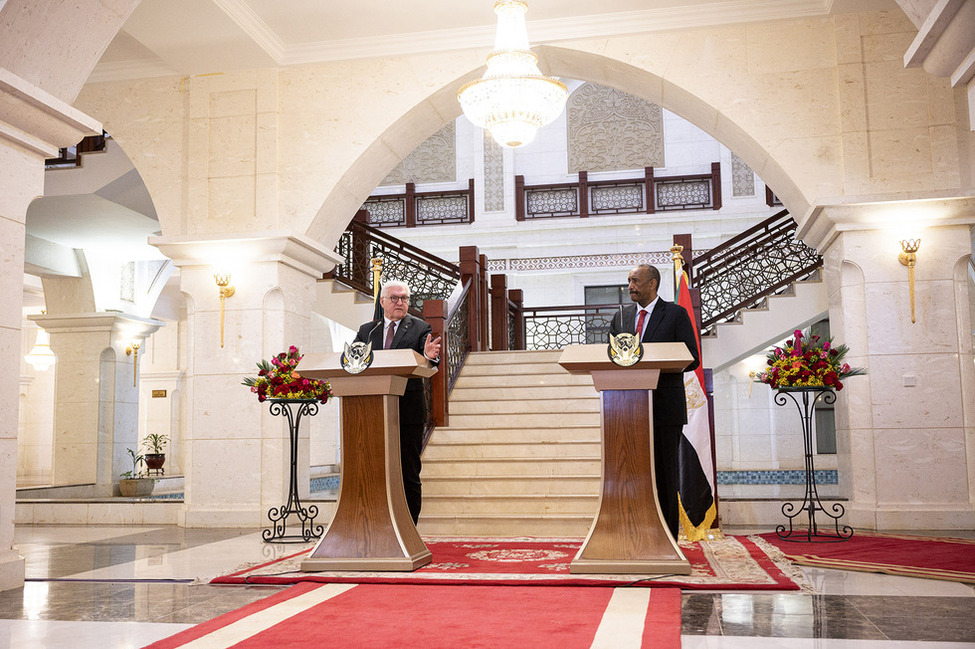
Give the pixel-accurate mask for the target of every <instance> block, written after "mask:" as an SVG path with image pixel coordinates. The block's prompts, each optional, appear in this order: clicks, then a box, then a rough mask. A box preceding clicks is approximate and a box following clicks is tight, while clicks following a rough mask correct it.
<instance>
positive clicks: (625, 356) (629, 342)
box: [606, 333, 643, 367]
mask: <svg viewBox="0 0 975 649" xmlns="http://www.w3.org/2000/svg"><path fill="white" fill-rule="evenodd" d="M606 353H607V354H608V355H609V360H611V361H613V363H615V364H616V365H619V366H620V367H629V366H631V365H636V363H637V362H638V361H639V360H640V359H641V358H643V345H642V344H640V341H639V340H637V337H636V334H626V333H623V334H617V335H615V336H614V335H613V334H610V335H609V346H608V347H607V348H606Z"/></svg>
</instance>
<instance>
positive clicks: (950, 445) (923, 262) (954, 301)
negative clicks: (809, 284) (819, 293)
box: [824, 205, 975, 530]
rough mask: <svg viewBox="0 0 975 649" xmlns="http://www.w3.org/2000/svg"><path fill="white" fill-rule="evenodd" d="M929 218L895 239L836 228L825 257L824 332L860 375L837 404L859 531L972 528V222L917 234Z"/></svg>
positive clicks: (847, 491)
mask: <svg viewBox="0 0 975 649" xmlns="http://www.w3.org/2000/svg"><path fill="white" fill-rule="evenodd" d="M899 207H900V208H901V209H902V210H903V211H906V212H907V213H910V212H911V210H912V207H911V206H910V205H901V206H899ZM876 209H877V208H876V207H873V208H865V210H866V211H867V212H870V213H872V214H873V215H874V216H875V215H876ZM925 214H926V212H925V211H923V209H922V211H920V212H916V221H915V222H914V223H913V224H912V223H911V222H910V221H911V220H910V219H907V220H906V221H905V222H903V223H902V225H901V227H900V228H899V232H898V231H897V230H879V229H878V230H841V231H840V232H839V233H838V234H836V236H835V237H834V238H833V239H832V241H831V243H830V244H829V246H828V248H827V249H826V251H825V253H824V259H825V279H826V282H827V286H828V288H829V291H830V297H829V300H830V311H829V313H830V329H831V333H832V335H833V336H834V338H835V340H836V341H837V342H841V343H846V344H848V345H849V346H850V350H851V351H850V355H849V363H850V364H851V365H853V366H862V367H865V368H866V369H867V372H868V375H867V376H864V377H851V378H850V379H848V380H847V381H845V384H844V389H843V390H842V391H841V392H840V393H839V398H838V399H837V401H836V425H837V443H838V453H839V475H840V481H841V490H842V492H843V494H844V495H846V496H848V497H849V499H850V501H849V504H848V507H847V512H848V515H849V522H850V524H851V525H853V526H854V527H855V528H856V527H861V528H866V529H888V530H889V529H971V528H972V527H973V526H975V507H973V502H975V498H973V493H975V492H973V483H975V480H973V478H975V365H973V353H972V322H971V305H972V300H973V299H975V295H973V293H972V286H971V283H970V281H969V279H968V265H969V263H970V255H971V252H972V233H971V226H970V225H967V224H961V225H937V226H935V225H929V226H928V227H923V224H924V219H922V218H921V216H922V215H925ZM902 216H903V214H902ZM969 218H970V217H969ZM890 226H891V227H893V226H894V224H893V223H890ZM906 237H910V238H915V237H920V238H921V246H920V250H919V252H918V262H917V266H916V281H915V294H916V317H915V319H916V322H911V307H910V286H909V282H908V269H907V267H906V266H903V265H901V263H899V261H898V253H899V252H900V251H901V246H900V244H899V239H902V238H906Z"/></svg>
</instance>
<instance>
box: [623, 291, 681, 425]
mask: <svg viewBox="0 0 975 649" xmlns="http://www.w3.org/2000/svg"><path fill="white" fill-rule="evenodd" d="M636 313H637V305H636V303H633V304H628V305H626V306H624V307H623V308H622V309H621V312H620V313H617V314H616V316H614V317H613V321H612V322H611V323H610V325H609V331H610V333H612V334H614V335H615V334H618V333H631V334H632V333H636ZM621 318H622V323H621ZM641 342H644V343H664V342H667V343H671V342H679V343H684V344H685V345H687V349H689V350H690V352H691V355H692V356H693V357H694V362H693V363H691V364H690V365H688V366H687V368H685V369H684V371H685V372H690V371H691V370H693V369H695V368H696V367H697V366H698V365H699V364H700V357H699V356H698V350H697V341H696V340H695V339H694V327H693V325H692V324H691V319H690V317H689V316H688V314H687V310H686V309H685V308H684V307H682V306H680V305H679V304H674V303H673V302H668V301H666V300H664V299H663V298H661V299H659V300H657V304H656V306H654V308H653V311H652V312H651V313H650V319H649V321H648V322H647V323H646V324H645V326H644V329H643V340H642V341H641ZM653 422H654V423H655V424H658V425H669V426H679V425H682V424H686V423H687V404H686V397H685V395H684V375H683V374H682V373H680V372H676V373H669V372H661V373H660V380H659V382H658V383H657V389H656V390H654V392H653Z"/></svg>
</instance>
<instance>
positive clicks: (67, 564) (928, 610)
mask: <svg viewBox="0 0 975 649" xmlns="http://www.w3.org/2000/svg"><path fill="white" fill-rule="evenodd" d="M726 531H728V532H733V533H744V532H751V531H752V530H730V529H729V530H726ZM952 534H953V535H955V536H966V537H968V538H971V537H972V536H973V535H972V534H971V533H968V534H959V533H957V532H955V533H952ZM15 546H16V547H17V548H18V549H19V551H20V553H21V555H22V556H23V557H24V558H25V560H26V573H27V579H28V581H27V583H26V584H25V586H24V588H22V589H16V590H10V591H6V592H2V593H0V649H28V648H30V649H34V648H39V647H45V648H47V647H51V648H58V649H60V648H64V649H68V648H70V649H123V648H130V647H142V646H145V645H147V644H150V643H152V642H154V641H156V640H159V639H161V638H165V637H167V636H170V635H172V634H174V633H176V632H178V631H181V630H182V629H185V628H188V627H189V626H191V625H193V624H197V623H199V622H203V621H205V620H208V619H211V618H213V617H215V616H217V615H220V614H222V613H225V612H228V611H231V610H234V609H236V608H239V607H241V606H243V605H245V604H247V603H249V602H252V601H255V600H259V599H262V598H264V597H266V596H268V595H270V594H272V593H274V592H277V591H278V590H280V587H276V586H210V585H207V583H206V582H207V581H208V580H209V579H210V578H211V577H214V576H216V575H218V574H225V573H227V572H231V571H232V570H233V569H235V568H236V567H238V566H240V565H241V564H244V563H250V562H255V561H265V560H271V559H274V558H277V557H279V556H283V555H286V554H291V553H292V552H294V551H295V549H296V548H295V546H293V545H284V544H265V543H263V542H262V541H261V538H260V534H259V531H258V530H200V529H183V528H178V527H171V526H160V527H143V526H118V527H115V526H88V527H71V526H44V527H41V526H19V527H17V529H16V537H15ZM804 573H805V576H806V579H807V581H808V583H809V585H810V587H811V590H810V592H803V593H793V592H789V593H747V592H722V593H711V592H690V593H687V592H686V593H685V594H684V597H683V614H682V643H683V646H684V647H685V648H689V649H746V648H747V649H765V648H766V647H767V648H773V647H784V646H788V647H798V648H800V649H804V648H806V647H808V648H810V649H811V648H817V649H873V648H874V647H905V648H907V647H911V648H915V647H917V648H920V649H954V648H956V647H975V590H973V588H972V587H971V586H967V585H963V584H956V583H951V582H941V581H933V580H924V579H913V578H907V577H891V576H885V575H874V574H866V573H855V572H843V571H834V570H820V569H804Z"/></svg>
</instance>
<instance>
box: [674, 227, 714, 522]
mask: <svg viewBox="0 0 975 649" xmlns="http://www.w3.org/2000/svg"><path fill="white" fill-rule="evenodd" d="M683 250H684V246H682V245H680V244H674V245H673V246H672V247H671V248H670V254H671V256H672V258H673V262H674V302H675V303H677V304H683V306H684V308H685V309H686V310H687V315H688V316H690V318H691V322H692V324H693V327H694V332H695V338H696V339H697V344H698V357H699V358H700V362H701V366H700V367H699V368H698V369H697V370H695V371H694V375H695V377H694V378H693V380H692V383H695V384H698V386H699V389H700V391H701V393H702V394H704V400H705V404H704V406H703V407H704V409H705V418H704V420H703V425H704V427H705V428H706V432H704V435H705V437H706V438H707V440H708V448H703V447H702V448H696V447H695V446H696V445H695V444H694V443H693V442H691V441H690V439H688V437H687V435H688V431H689V429H696V430H698V433H697V434H696V435H695V438H696V439H699V438H700V430H699V427H700V425H701V420H700V419H696V420H695V421H694V422H692V421H691V418H690V412H688V414H689V418H688V424H687V425H685V427H684V432H683V434H682V439H681V441H682V443H684V442H686V443H687V444H688V446H690V447H691V448H692V449H693V452H694V453H695V454H697V458H698V461H701V460H702V455H701V454H702V453H704V454H706V460H707V463H708V464H710V465H711V466H710V471H709V472H708V473H710V476H707V477H705V476H706V473H705V474H702V475H701V477H702V478H703V479H704V480H705V481H707V480H708V479H710V482H711V484H712V485H713V486H707V485H706V486H707V488H708V490H709V491H710V492H711V493H710V496H711V503H710V507H709V508H708V511H707V512H706V513H705V514H704V517H703V520H702V521H701V522H700V523H695V522H692V521H691V520H690V517H689V514H688V513H687V511H686V510H685V509H684V503H683V501H682V500H681V499H680V497H678V504H679V509H680V515H681V531H680V536H681V537H682V538H685V539H688V540H691V541H703V540H712V541H713V540H719V539H721V538H723V534H722V532H721V529H720V524H719V518H718V493H717V491H718V489H717V487H718V480H717V467H716V466H715V457H714V431H713V430H712V429H711V425H710V415H709V414H707V411H708V405H707V400H708V399H707V395H706V393H704V377H703V371H702V369H701V368H703V366H704V365H703V363H704V358H703V356H702V355H701V338H700V332H699V331H698V326H697V320H696V318H695V316H694V308H693V306H692V304H691V297H690V285H689V283H690V277H689V276H688V275H685V273H684V265H685V263H684V256H683V255H682V254H681V253H682V252H683ZM685 278H686V279H685ZM682 283H683V291H682V290H681V289H682ZM700 468H701V469H702V471H706V469H704V466H700ZM681 474H682V476H683V475H684V467H683V466H682V467H681ZM683 490H684V485H683V484H682V485H681V491H683ZM698 513H700V512H698ZM689 535H693V538H690V537H689Z"/></svg>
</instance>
